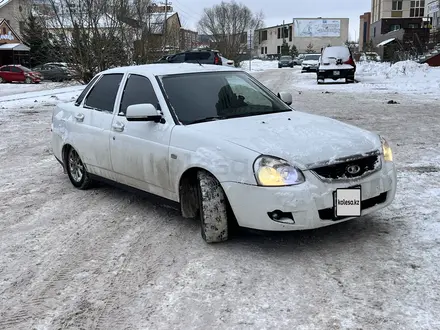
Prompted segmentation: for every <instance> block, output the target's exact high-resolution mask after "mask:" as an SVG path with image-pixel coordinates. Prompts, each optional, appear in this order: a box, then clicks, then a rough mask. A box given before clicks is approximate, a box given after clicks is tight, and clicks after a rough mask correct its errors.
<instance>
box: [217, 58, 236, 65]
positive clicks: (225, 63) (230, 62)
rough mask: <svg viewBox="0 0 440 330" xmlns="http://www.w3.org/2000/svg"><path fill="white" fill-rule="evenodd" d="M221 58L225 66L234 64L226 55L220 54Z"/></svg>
mask: <svg viewBox="0 0 440 330" xmlns="http://www.w3.org/2000/svg"><path fill="white" fill-rule="evenodd" d="M220 58H221V60H222V65H226V66H235V62H234V61H233V60H228V59H227V58H226V57H223V56H220Z"/></svg>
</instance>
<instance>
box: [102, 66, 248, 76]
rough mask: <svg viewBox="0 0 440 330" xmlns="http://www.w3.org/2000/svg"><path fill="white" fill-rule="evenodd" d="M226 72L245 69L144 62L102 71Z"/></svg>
mask: <svg viewBox="0 0 440 330" xmlns="http://www.w3.org/2000/svg"><path fill="white" fill-rule="evenodd" d="M219 71H221V72H224V71H243V70H240V69H237V68H233V67H229V66H221V65H212V64H202V65H200V64H197V63H178V64H177V63H176V64H173V63H156V64H144V65H135V66H125V67H119V68H113V69H109V70H105V71H103V72H101V73H103V74H108V73H127V72H129V73H139V74H151V75H153V76H167V75H174V74H185V73H199V72H219Z"/></svg>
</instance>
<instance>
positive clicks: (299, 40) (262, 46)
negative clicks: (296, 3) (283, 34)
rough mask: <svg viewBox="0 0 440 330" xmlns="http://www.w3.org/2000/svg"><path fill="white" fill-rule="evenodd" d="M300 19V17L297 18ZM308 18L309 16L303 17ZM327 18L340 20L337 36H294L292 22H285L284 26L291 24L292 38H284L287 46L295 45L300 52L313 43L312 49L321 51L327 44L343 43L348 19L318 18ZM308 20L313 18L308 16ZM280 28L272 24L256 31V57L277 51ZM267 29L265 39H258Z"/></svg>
mask: <svg viewBox="0 0 440 330" xmlns="http://www.w3.org/2000/svg"><path fill="white" fill-rule="evenodd" d="M298 19H302V18H298ZM304 19H309V18H304ZM321 19H327V20H340V21H341V30H340V36H339V37H295V27H294V26H293V23H289V24H286V25H285V26H286V27H289V26H292V38H291V39H292V40H291V41H290V38H289V37H287V38H285V40H286V42H287V44H288V45H289V47H291V46H292V45H295V46H296V48H297V49H298V51H299V52H300V53H305V52H306V50H307V46H308V45H309V44H312V45H313V50H314V51H315V52H316V53H320V52H321V48H323V47H326V46H328V45H332V46H340V45H343V44H345V42H346V41H347V40H348V31H349V19H348V18H320V19H319V20H321ZM310 20H313V19H312V18H310ZM280 27H281V28H282V26H281V25H279V26H273V27H269V28H263V29H260V30H257V31H255V32H256V39H255V40H258V42H257V43H256V47H255V48H256V51H258V57H265V56H266V55H275V54H277V51H278V46H280V47H281V45H282V43H283V38H278V28H280ZM265 30H267V40H264V41H263V40H260V39H261V38H260V37H259V36H260V35H261V32H262V31H265ZM266 50H267V51H266Z"/></svg>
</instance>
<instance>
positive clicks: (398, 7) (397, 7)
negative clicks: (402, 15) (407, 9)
mask: <svg viewBox="0 0 440 330" xmlns="http://www.w3.org/2000/svg"><path fill="white" fill-rule="evenodd" d="M392 10H402V0H397V1H393V7H392Z"/></svg>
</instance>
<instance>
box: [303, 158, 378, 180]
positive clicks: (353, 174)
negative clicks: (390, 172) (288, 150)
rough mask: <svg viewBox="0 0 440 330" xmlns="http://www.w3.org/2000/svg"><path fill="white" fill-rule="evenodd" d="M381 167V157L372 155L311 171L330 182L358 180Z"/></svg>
mask: <svg viewBox="0 0 440 330" xmlns="http://www.w3.org/2000/svg"><path fill="white" fill-rule="evenodd" d="M380 167H381V162H380V156H379V155H371V156H368V157H364V158H359V159H354V160H350V161H346V162H343V163H338V164H333V165H327V166H323V167H318V168H314V169H312V170H311V171H313V172H315V173H316V174H317V175H318V176H320V177H321V178H324V179H330V180H344V179H351V178H358V177H361V176H364V175H365V174H367V173H369V172H374V171H376V170H378V169H380Z"/></svg>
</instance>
